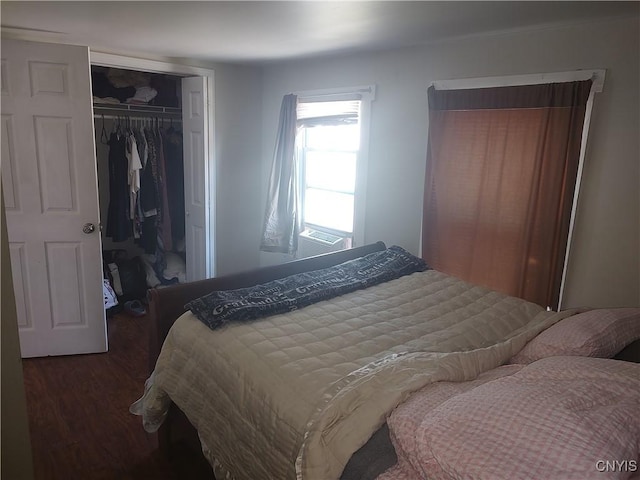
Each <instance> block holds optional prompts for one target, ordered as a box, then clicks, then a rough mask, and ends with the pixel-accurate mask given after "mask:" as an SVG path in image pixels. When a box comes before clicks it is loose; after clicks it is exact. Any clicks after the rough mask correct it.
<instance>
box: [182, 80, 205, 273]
mask: <svg viewBox="0 0 640 480" xmlns="http://www.w3.org/2000/svg"><path fill="white" fill-rule="evenodd" d="M207 94H208V92H207V83H206V79H205V78H204V77H188V78H183V79H182V105H183V107H182V130H183V135H184V138H183V148H184V152H183V153H184V178H185V189H184V192H185V209H186V212H185V230H186V250H187V281H193V280H201V279H203V278H207V277H210V276H211V275H212V272H211V267H210V265H211V256H212V248H211V242H210V241H207V238H208V235H207V232H209V231H210V228H209V227H210V222H211V221H212V220H211V216H210V214H209V211H210V209H209V201H208V199H209V189H210V188H212V185H211V181H210V158H209V141H210V138H209V130H208V128H209V119H208V118H207V116H206V115H205V111H206V105H207V102H208V96H207Z"/></svg>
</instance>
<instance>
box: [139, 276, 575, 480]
mask: <svg viewBox="0 0 640 480" xmlns="http://www.w3.org/2000/svg"><path fill="white" fill-rule="evenodd" d="M572 313H573V312H572V311H565V312H561V313H555V312H548V311H545V310H544V309H543V308H541V307H540V306H538V305H535V304H532V303H529V302H525V301H523V300H520V299H516V298H513V297H509V296H506V295H503V294H500V293H497V292H494V291H491V290H488V289H485V288H482V287H478V286H474V285H471V284H468V283H466V282H463V281H461V280H459V279H456V278H454V277H451V276H448V275H445V274H442V273H440V272H437V271H433V270H428V271H425V272H418V273H414V274H412V275H408V276H405V277H402V278H399V279H396V280H392V281H389V282H386V283H383V284H380V285H376V286H373V287H370V288H367V289H365V290H360V291H357V292H353V293H349V294H346V295H342V296H339V297H336V298H333V299H331V300H326V301H322V302H319V303H316V304H314V305H310V306H308V307H305V308H302V309H300V310H296V311H293V312H289V313H286V314H281V315H274V316H271V317H268V318H263V319H259V320H255V321H251V322H247V323H235V324H230V325H228V326H226V327H224V328H222V329H220V330H210V329H209V328H207V327H206V326H205V325H204V324H203V323H202V322H200V321H199V320H198V319H196V318H195V317H194V316H193V315H192V314H191V313H190V312H187V313H185V314H184V315H183V316H182V317H180V318H179V319H178V320H177V321H176V323H175V324H174V326H173V327H172V329H171V331H170V332H169V334H168V336H167V338H166V340H165V344H164V346H163V348H162V352H161V354H160V356H159V358H158V361H157V363H156V368H155V370H154V373H153V374H152V376H151V378H150V379H149V381H148V382H147V388H146V391H145V395H144V397H143V399H142V401H141V402H140V409H141V413H142V414H143V417H144V419H143V422H144V425H145V428H147V429H148V430H150V431H153V430H154V429H157V428H158V426H159V425H160V423H161V422H162V420H163V418H164V415H166V411H167V409H168V407H169V405H170V403H171V402H172V401H173V402H175V404H176V405H177V406H178V407H180V409H181V410H182V411H183V412H184V413H185V414H186V415H187V417H188V418H189V420H190V421H191V423H192V424H193V425H194V426H195V427H196V428H197V430H198V432H199V435H200V437H201V439H202V441H203V444H205V445H206V446H207V449H208V450H209V451H210V452H211V455H212V456H213V457H215V460H216V462H218V463H219V465H221V466H222V467H223V468H224V469H225V470H227V471H229V472H232V474H233V477H234V478H236V479H237V480H241V479H256V478H277V479H294V478H298V479H322V480H327V479H332V478H336V479H337V478H339V477H340V474H341V472H342V470H343V468H344V466H345V465H346V464H347V462H348V460H349V458H350V456H351V455H352V454H353V453H354V452H355V451H356V450H358V449H359V448H360V447H362V446H363V445H364V444H365V443H366V441H367V440H368V439H369V437H370V436H371V435H372V434H373V433H374V432H375V431H376V430H378V429H379V428H380V426H381V425H382V424H383V423H384V422H385V419H386V416H387V415H388V414H389V413H390V412H391V411H392V410H393V409H394V408H395V407H396V406H397V405H398V404H400V403H401V402H403V401H404V400H405V399H407V398H408V396H409V395H410V394H411V393H412V392H414V391H416V390H418V389H420V388H422V387H424V386H425V385H427V384H429V383H432V382H436V381H442V380H447V381H466V380H471V379H474V378H476V377H477V376H478V375H479V374H480V373H482V372H484V371H487V370H490V369H492V368H495V367H497V366H499V365H501V364H503V363H505V362H506V361H507V360H508V359H509V358H510V357H511V356H513V355H514V354H515V353H516V352H518V351H519V350H520V349H521V348H522V347H523V346H524V345H525V344H526V343H527V342H528V341H529V340H530V339H532V338H533V337H534V336H536V335H537V334H538V333H540V332H541V331H542V330H544V329H546V328H548V327H549V326H551V325H552V324H554V323H555V322H557V321H559V320H560V319H562V318H564V317H566V316H569V315H571V314H572Z"/></svg>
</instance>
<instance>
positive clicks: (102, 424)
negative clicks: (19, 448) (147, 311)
mask: <svg viewBox="0 0 640 480" xmlns="http://www.w3.org/2000/svg"><path fill="white" fill-rule="evenodd" d="M148 322H149V319H148V318H147V317H146V316H145V317H139V318H134V317H130V316H127V315H124V314H120V315H116V316H114V317H112V318H110V319H109V320H108V322H107V325H108V335H109V352H108V353H104V354H96V355H74V356H65V357H46V358H36V359H25V360H24V361H23V369H24V379H25V390H26V397H27V411H28V415H29V430H30V433H31V444H32V449H33V459H34V469H35V478H36V480H58V479H60V480H76V479H77V480H93V479H95V480H133V479H136V480H137V479H153V480H170V479H171V480H172V479H176V480H183V479H190V480H200V479H207V480H211V479H212V478H213V474H212V473H211V470H210V468H209V467H208V465H203V464H202V462H201V460H200V459H199V458H198V457H197V456H195V455H193V454H191V453H190V452H188V451H187V450H186V449H181V450H179V451H178V452H177V453H176V455H175V456H173V457H172V458H171V460H169V459H167V458H165V457H163V456H162V455H161V454H160V452H159V451H158V450H157V440H156V438H155V435H151V434H148V433H146V432H145V431H144V430H143V429H142V422H141V420H140V418H139V417H136V416H134V415H132V414H130V413H129V405H130V404H131V403H132V402H133V401H135V400H136V399H137V398H139V397H140V395H141V394H142V389H143V386H144V381H145V379H146V378H147V376H148V369H147V355H148V348H147V343H148Z"/></svg>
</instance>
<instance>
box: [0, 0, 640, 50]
mask: <svg viewBox="0 0 640 480" xmlns="http://www.w3.org/2000/svg"><path fill="white" fill-rule="evenodd" d="M0 8H1V14H2V16H1V23H2V31H3V34H7V35H10V36H13V37H17V38H31V39H36V40H47V41H56V42H61V43H74V44H81V45H88V46H90V47H91V48H92V49H94V50H97V51H103V52H117V53H120V54H124V55H133V56H145V57H150V58H154V57H162V58H169V57H173V58H191V59H196V60H200V61H206V62H209V61H222V62H233V63H266V62H273V61H283V60H292V59H299V58H303V57H314V56H325V55H337V54H346V53H352V52H362V51H372V50H381V49H390V48H396V47H405V46H411V45H419V44H425V43H429V42H434V41H438V40H441V39H444V38H451V37H460V36H469V35H478V34H481V33H485V32H502V31H509V30H514V29H522V28H537V27H542V26H551V25H556V24H560V23H567V22H585V21H590V20H592V19H595V18H601V17H620V16H632V15H635V16H638V15H639V14H640V2H638V1H630V2H613V1H584V2H583V1H547V2H538V1H524V2H510V1H496V2H484V1H471V2H467V1H445V2H436V1H409V2H403V1H201V2H188V1H174V2H168V1H158V2H153V1H143V2H127V1H124V2H123V1H118V2H115V1H112V2H91V1H89V2H87V1H72V2H58V1H45V2H31V1H23V2H14V1H7V0H2V2H1V3H0Z"/></svg>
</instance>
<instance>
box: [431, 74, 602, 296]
mask: <svg viewBox="0 0 640 480" xmlns="http://www.w3.org/2000/svg"><path fill="white" fill-rule="evenodd" d="M590 89H591V80H587V81H583V82H569V83H556V84H544V85H525V86H516V87H498V88H483V89H469V90H441V91H437V90H435V89H434V88H433V87H430V88H429V92H428V93H429V148H428V152H427V170H426V180H425V200H424V218H423V240H422V241H423V245H422V249H423V257H424V258H425V260H426V261H427V263H429V264H430V265H431V266H432V267H433V268H435V269H437V270H440V271H443V272H445V273H448V274H451V275H454V276H457V277H460V278H462V279H464V280H467V281H469V282H472V283H476V284H480V285H485V286H487V287H489V288H492V289H495V290H498V291H501V292H504V293H507V294H509V295H513V296H517V297H521V298H524V299H526V300H529V301H532V302H535V303H537V304H540V305H542V306H545V307H546V306H550V307H552V308H554V309H555V308H557V306H558V301H559V293H560V283H561V280H562V269H563V265H564V256H565V251H566V244H567V237H568V233H569V220H570V216H571V207H572V203H573V194H574V188H575V182H576V176H577V172H578V163H579V158H580V143H581V138H582V128H583V124H584V116H585V110H586V104H587V100H588V98H589V92H590Z"/></svg>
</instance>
